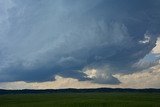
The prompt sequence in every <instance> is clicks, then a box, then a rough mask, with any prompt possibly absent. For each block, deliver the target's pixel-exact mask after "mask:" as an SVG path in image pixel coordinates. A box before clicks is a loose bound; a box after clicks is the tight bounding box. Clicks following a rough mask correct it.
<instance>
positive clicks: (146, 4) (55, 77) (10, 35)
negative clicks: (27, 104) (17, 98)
mask: <svg viewBox="0 0 160 107" xmlns="http://www.w3.org/2000/svg"><path fill="white" fill-rule="evenodd" d="M159 28H160V1H159V0H0V88H5V89H23V88H40V89H41V88H43V89H45V88H70V87H72V88H95V87H120V88H128V87H131V88H160V29H159Z"/></svg>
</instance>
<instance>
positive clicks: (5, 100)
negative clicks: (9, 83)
mask: <svg viewBox="0 0 160 107" xmlns="http://www.w3.org/2000/svg"><path fill="white" fill-rule="evenodd" d="M0 107H160V93H118V92H117V93H116V92H115V93H52V94H17V95H0Z"/></svg>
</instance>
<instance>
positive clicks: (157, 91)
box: [0, 88, 160, 95]
mask: <svg viewBox="0 0 160 107" xmlns="http://www.w3.org/2000/svg"><path fill="white" fill-rule="evenodd" d="M91 92H144V93H160V89H122V88H115V89H113V88H96V89H46V90H32V89H24V90H4V89H0V94H1V95H2V94H39V93H91Z"/></svg>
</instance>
